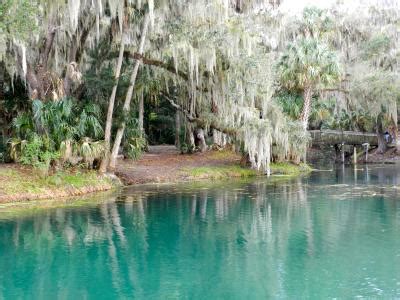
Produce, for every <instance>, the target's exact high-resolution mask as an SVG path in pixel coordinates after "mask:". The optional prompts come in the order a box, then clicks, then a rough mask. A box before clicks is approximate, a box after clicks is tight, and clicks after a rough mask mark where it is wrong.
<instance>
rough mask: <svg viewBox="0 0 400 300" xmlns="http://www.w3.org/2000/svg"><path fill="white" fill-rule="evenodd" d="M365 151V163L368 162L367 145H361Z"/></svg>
mask: <svg viewBox="0 0 400 300" xmlns="http://www.w3.org/2000/svg"><path fill="white" fill-rule="evenodd" d="M362 145H363V147H364V149H365V162H367V161H368V150H369V143H364V144H362Z"/></svg>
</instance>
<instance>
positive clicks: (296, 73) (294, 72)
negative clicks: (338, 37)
mask: <svg viewBox="0 0 400 300" xmlns="http://www.w3.org/2000/svg"><path fill="white" fill-rule="evenodd" d="M278 74H279V77H280V82H281V84H282V85H283V86H284V87H285V88H287V89H289V90H290V89H296V90H301V91H302V92H303V100H304V105H303V109H302V112H301V114H300V121H301V122H302V124H303V127H304V129H305V130H306V129H307V127H308V118H309V115H310V107H311V100H312V95H313V93H314V92H315V90H317V89H318V88H321V87H323V86H327V85H331V84H334V83H335V82H337V81H338V80H339V78H340V68H339V62H338V59H337V57H336V55H335V53H334V52H333V51H330V50H329V49H328V47H327V46H326V45H325V44H323V43H320V42H319V41H318V40H316V39H314V38H303V39H301V40H299V41H298V42H296V43H293V44H290V45H289V46H288V47H287V49H286V51H285V53H284V54H283V55H282V57H281V60H280V62H279V64H278Z"/></svg>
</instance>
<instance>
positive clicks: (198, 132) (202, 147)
mask: <svg viewBox="0 0 400 300" xmlns="http://www.w3.org/2000/svg"><path fill="white" fill-rule="evenodd" d="M196 137H197V140H198V142H199V149H200V151H201V152H205V151H207V143H206V139H205V137H204V130H203V129H202V128H199V129H197V130H196Z"/></svg>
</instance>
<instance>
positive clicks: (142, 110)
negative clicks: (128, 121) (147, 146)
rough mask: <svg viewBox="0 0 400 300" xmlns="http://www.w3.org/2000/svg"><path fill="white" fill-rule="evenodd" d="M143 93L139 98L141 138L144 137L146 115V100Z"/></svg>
mask: <svg viewBox="0 0 400 300" xmlns="http://www.w3.org/2000/svg"><path fill="white" fill-rule="evenodd" d="M143 98H144V97H143V93H142V94H141V95H140V97H139V130H140V136H143V133H144V126H143V124H144V123H143V115H144V99H143Z"/></svg>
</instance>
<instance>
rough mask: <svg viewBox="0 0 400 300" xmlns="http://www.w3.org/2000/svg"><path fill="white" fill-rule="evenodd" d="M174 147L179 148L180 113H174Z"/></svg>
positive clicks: (177, 111)
mask: <svg viewBox="0 0 400 300" xmlns="http://www.w3.org/2000/svg"><path fill="white" fill-rule="evenodd" d="M175 146H176V148H178V149H180V148H181V116H180V111H179V110H176V112H175Z"/></svg>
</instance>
